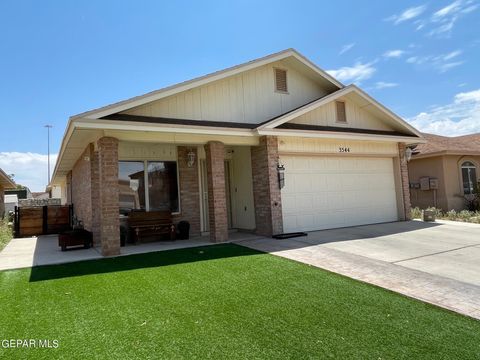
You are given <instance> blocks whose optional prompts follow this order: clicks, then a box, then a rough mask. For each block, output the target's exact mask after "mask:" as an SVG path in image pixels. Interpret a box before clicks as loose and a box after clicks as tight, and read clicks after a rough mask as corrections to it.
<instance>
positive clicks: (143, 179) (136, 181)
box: [118, 161, 179, 214]
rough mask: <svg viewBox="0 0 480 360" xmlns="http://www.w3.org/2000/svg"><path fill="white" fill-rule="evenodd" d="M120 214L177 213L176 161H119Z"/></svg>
mask: <svg viewBox="0 0 480 360" xmlns="http://www.w3.org/2000/svg"><path fill="white" fill-rule="evenodd" d="M118 182H119V206H120V213H122V214H127V213H129V212H130V211H132V210H146V211H155V210H170V211H171V212H178V211H179V201H178V181H177V163H176V162H175V161H119V163H118Z"/></svg>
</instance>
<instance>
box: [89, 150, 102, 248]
mask: <svg viewBox="0 0 480 360" xmlns="http://www.w3.org/2000/svg"><path fill="white" fill-rule="evenodd" d="M90 164H91V170H90V177H91V179H90V181H91V196H92V202H91V203H92V233H93V245H94V246H100V245H101V236H100V207H99V206H98V205H99V204H100V166H99V157H98V150H93V151H92V152H91V158H90Z"/></svg>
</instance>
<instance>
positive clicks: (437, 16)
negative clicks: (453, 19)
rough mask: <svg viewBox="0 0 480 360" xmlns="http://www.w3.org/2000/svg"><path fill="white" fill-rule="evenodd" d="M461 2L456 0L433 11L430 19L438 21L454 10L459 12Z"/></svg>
mask: <svg viewBox="0 0 480 360" xmlns="http://www.w3.org/2000/svg"><path fill="white" fill-rule="evenodd" d="M462 3H463V1H462V0H456V1H454V2H453V3H451V4H450V5H447V6H445V7H444V8H441V9H440V10H438V11H435V12H434V13H433V15H432V20H433V21H439V20H441V19H443V18H445V17H446V16H448V15H452V14H454V13H456V12H459V11H460V10H461V9H462Z"/></svg>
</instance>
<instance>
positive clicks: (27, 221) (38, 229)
mask: <svg viewBox="0 0 480 360" xmlns="http://www.w3.org/2000/svg"><path fill="white" fill-rule="evenodd" d="M72 215H73V206H72V205H65V206H61V205H48V206H31V207H23V206H22V207H18V206H16V207H15V218H14V222H15V237H27V236H38V235H47V234H58V233H60V232H61V231H64V230H68V229H70V227H71V224H72Z"/></svg>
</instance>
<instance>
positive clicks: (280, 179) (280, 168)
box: [277, 164, 285, 189]
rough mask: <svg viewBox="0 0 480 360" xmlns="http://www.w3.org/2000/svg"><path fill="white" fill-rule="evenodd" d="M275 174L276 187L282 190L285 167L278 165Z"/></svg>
mask: <svg viewBox="0 0 480 360" xmlns="http://www.w3.org/2000/svg"><path fill="white" fill-rule="evenodd" d="M277 172H278V187H279V188H280V189H283V187H284V186H285V166H284V165H281V164H278V165H277Z"/></svg>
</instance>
